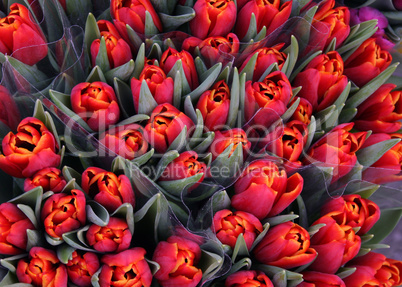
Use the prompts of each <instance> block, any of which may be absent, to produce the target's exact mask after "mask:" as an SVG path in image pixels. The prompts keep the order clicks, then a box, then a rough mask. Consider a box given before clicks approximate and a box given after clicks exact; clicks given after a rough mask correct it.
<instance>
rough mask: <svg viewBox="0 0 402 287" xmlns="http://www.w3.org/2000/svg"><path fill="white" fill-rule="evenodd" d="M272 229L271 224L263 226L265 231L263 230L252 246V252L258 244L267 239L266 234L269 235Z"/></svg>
mask: <svg viewBox="0 0 402 287" xmlns="http://www.w3.org/2000/svg"><path fill="white" fill-rule="evenodd" d="M270 227H271V226H270V225H269V223H265V224H264V225H263V226H262V228H263V229H262V231H261V233H260V234H258V236H257V237H256V238H255V240H254V242H253V244H252V245H251V248H250V251H252V250H253V249H254V247H256V246H257V244H258V243H260V241H261V240H262V239H263V238H264V237H265V234H267V232H268V230H269V228H270Z"/></svg>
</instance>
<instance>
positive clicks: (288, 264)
mask: <svg viewBox="0 0 402 287" xmlns="http://www.w3.org/2000/svg"><path fill="white" fill-rule="evenodd" d="M253 254H254V256H255V258H256V259H257V260H258V261H260V262H261V263H263V264H266V265H272V266H277V267H281V268H285V269H289V268H293V267H297V266H301V265H305V264H309V263H311V262H312V261H313V260H314V259H315V257H316V255H317V252H316V251H315V250H314V249H313V248H311V247H310V235H309V234H308V232H307V230H305V229H304V228H303V227H301V226H299V225H297V224H296V223H293V222H290V221H287V222H284V223H281V224H278V225H276V226H274V227H272V228H270V229H269V230H268V232H267V234H266V235H265V236H264V238H263V239H262V240H261V241H260V242H259V243H258V244H257V246H256V247H255V248H254V249H253Z"/></svg>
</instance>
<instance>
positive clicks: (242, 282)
mask: <svg viewBox="0 0 402 287" xmlns="http://www.w3.org/2000/svg"><path fill="white" fill-rule="evenodd" d="M237 286H248V287H253V286H255V287H274V285H273V284H272V282H271V280H269V278H268V276H267V275H265V274H264V273H263V272H261V271H255V270H241V271H237V272H236V273H233V274H230V275H229V276H228V277H227V278H226V281H225V287H237Z"/></svg>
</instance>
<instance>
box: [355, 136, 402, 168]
mask: <svg viewBox="0 0 402 287" xmlns="http://www.w3.org/2000/svg"><path fill="white" fill-rule="evenodd" d="M400 141H401V139H389V140H385V141H382V142H379V143H376V144H373V145H371V146H368V147H365V148H363V149H360V150H358V151H357V152H356V156H357V160H358V161H359V163H360V164H361V165H363V166H364V167H365V168H368V167H370V166H371V165H372V164H373V163H375V162H376V161H377V160H379V159H380V158H381V157H382V156H383V155H384V154H385V153H386V152H387V151H388V150H390V149H391V148H392V147H393V146H395V145H396V144H398V143H399V142H400Z"/></svg>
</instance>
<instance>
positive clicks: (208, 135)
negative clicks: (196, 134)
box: [190, 132, 215, 154]
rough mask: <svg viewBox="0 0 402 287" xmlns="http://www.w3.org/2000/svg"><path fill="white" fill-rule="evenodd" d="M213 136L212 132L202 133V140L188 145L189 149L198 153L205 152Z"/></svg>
mask: <svg viewBox="0 0 402 287" xmlns="http://www.w3.org/2000/svg"><path fill="white" fill-rule="evenodd" d="M214 138H215V133H214V132H207V133H205V134H204V138H203V140H202V141H201V142H200V143H199V144H197V145H190V146H191V149H192V150H193V151H195V152H196V153H198V154H203V153H205V152H206V151H207V150H208V148H209V146H210V145H211V143H212V142H213V140H214Z"/></svg>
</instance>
